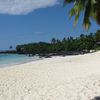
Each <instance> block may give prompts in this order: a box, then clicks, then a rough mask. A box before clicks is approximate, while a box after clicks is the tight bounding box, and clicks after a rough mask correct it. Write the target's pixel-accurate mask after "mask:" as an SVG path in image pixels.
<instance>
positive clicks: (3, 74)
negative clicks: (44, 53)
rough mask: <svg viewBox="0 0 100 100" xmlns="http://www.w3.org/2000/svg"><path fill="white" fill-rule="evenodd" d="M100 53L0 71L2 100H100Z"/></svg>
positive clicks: (31, 63) (62, 58) (38, 62)
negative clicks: (98, 99) (97, 97)
mask: <svg viewBox="0 0 100 100" xmlns="http://www.w3.org/2000/svg"><path fill="white" fill-rule="evenodd" d="M99 59H100V51H98V52H95V53H89V54H84V55H77V56H76V55H74V56H66V57H52V58H46V59H43V60H37V61H33V62H28V63H24V64H20V65H14V66H12V67H6V68H3V69H0V100H91V99H92V98H94V97H95V96H100V95H99V94H100V85H99V84H100V61H99Z"/></svg>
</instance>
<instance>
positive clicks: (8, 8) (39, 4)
mask: <svg viewBox="0 0 100 100" xmlns="http://www.w3.org/2000/svg"><path fill="white" fill-rule="evenodd" d="M57 3H58V0H0V13H2V14H13V15H19V14H27V13H29V12H32V11H34V10H36V9H38V8H45V7H50V6H54V5H56V4H57Z"/></svg>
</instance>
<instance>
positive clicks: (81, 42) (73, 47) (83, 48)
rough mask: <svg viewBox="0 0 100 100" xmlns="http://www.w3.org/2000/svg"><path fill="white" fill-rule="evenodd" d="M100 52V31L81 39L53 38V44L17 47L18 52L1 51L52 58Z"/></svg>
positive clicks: (40, 43) (81, 36)
mask: <svg viewBox="0 0 100 100" xmlns="http://www.w3.org/2000/svg"><path fill="white" fill-rule="evenodd" d="M96 50H100V30H98V31H97V32H96V33H90V34H89V35H84V34H81V35H80V37H77V38H73V37H67V38H66V37H65V38H63V39H62V40H59V39H55V38H52V40H51V43H46V42H38V43H29V44H23V45H17V46H16V50H8V51H1V52H0V54H1V53H12V54H25V55H28V56H34V55H36V54H38V55H39V56H44V57H50V56H56V55H62V56H66V55H78V54H84V53H89V52H94V51H96Z"/></svg>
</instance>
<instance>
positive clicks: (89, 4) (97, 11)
mask: <svg viewBox="0 0 100 100" xmlns="http://www.w3.org/2000/svg"><path fill="white" fill-rule="evenodd" d="M70 3H73V4H74V5H73V7H72V9H71V10H70V17H72V16H75V21H74V24H75V25H76V23H77V21H78V18H79V16H80V14H81V13H82V12H84V19H83V25H84V26H85V28H86V29H89V28H90V26H91V21H90V18H93V19H94V20H95V21H96V22H97V23H98V24H99V25H100V0H65V1H64V4H65V5H66V4H70Z"/></svg>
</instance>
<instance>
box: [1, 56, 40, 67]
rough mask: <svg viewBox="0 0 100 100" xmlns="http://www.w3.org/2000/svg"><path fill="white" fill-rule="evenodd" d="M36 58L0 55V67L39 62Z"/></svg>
mask: <svg viewBox="0 0 100 100" xmlns="http://www.w3.org/2000/svg"><path fill="white" fill-rule="evenodd" d="M39 59H40V58H39V57H38V56H33V57H28V56H26V55H18V54H0V67H7V66H12V65H16V64H21V63H26V62H30V61H35V60H39Z"/></svg>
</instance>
